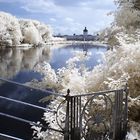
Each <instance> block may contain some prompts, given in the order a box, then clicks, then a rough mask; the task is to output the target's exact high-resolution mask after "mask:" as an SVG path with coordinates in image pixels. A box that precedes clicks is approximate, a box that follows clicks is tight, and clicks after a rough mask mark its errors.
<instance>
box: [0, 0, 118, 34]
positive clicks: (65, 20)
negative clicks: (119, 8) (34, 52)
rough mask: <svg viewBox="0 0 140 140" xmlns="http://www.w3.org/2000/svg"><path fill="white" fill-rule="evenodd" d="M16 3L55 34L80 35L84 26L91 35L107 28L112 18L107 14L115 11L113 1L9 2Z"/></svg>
mask: <svg viewBox="0 0 140 140" xmlns="http://www.w3.org/2000/svg"><path fill="white" fill-rule="evenodd" d="M1 1H6V0H0V2H1ZM17 1H18V3H20V6H21V8H22V9H24V10H26V11H27V12H28V13H29V14H31V15H32V16H33V17H34V18H35V17H37V15H38V16H41V17H40V18H39V19H42V20H43V18H44V21H47V22H49V23H50V24H51V25H52V26H53V28H54V30H55V32H62V33H67V32H68V33H71V34H72V33H73V32H74V31H75V32H77V33H81V31H82V29H83V27H84V26H87V27H88V29H89V31H91V33H93V32H94V31H97V30H100V29H101V28H104V27H106V26H108V25H109V24H110V23H111V22H112V21H113V16H110V17H108V16H107V13H109V12H110V11H112V10H113V9H115V6H114V4H113V0H10V2H13V3H14V2H17ZM7 2H9V1H8V0H7ZM45 18H48V20H46V19H45ZM66 31H67V32H66Z"/></svg>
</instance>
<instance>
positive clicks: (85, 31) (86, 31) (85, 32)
mask: <svg viewBox="0 0 140 140" xmlns="http://www.w3.org/2000/svg"><path fill="white" fill-rule="evenodd" d="M87 34H88V30H87V28H86V27H85V29H84V30H83V35H87Z"/></svg>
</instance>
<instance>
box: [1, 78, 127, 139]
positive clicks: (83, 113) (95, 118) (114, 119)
mask: <svg viewBox="0 0 140 140" xmlns="http://www.w3.org/2000/svg"><path fill="white" fill-rule="evenodd" d="M0 80H1V81H3V82H8V83H11V84H14V85H18V86H23V87H25V88H30V89H33V90H38V91H43V92H46V93H50V95H54V96H56V97H60V98H63V101H62V102H61V103H60V104H59V106H58V108H57V110H56V111H55V112H54V115H55V116H56V121H57V124H58V126H59V128H60V129H59V130H58V129H55V128H50V127H48V126H44V125H41V124H37V123H35V122H32V121H29V120H25V119H22V118H18V117H15V116H11V115H8V114H5V113H0V115H2V116H5V117H9V118H12V119H15V120H18V121H22V122H25V123H28V124H32V125H35V126H39V127H43V128H44V129H49V130H50V131H54V132H59V133H61V134H62V135H63V136H64V140H81V139H85V140H108V139H110V140H125V136H126V133H127V119H128V114H127V111H128V105H127V102H128V101H127V100H128V99H127V98H128V90H127V88H126V89H119V90H109V91H100V92H95V93H90V94H82V95H73V96H72V95H70V90H69V89H68V90H67V95H62V94H58V93H54V92H50V91H46V90H42V89H37V88H33V87H30V86H27V85H23V84H20V83H17V82H13V81H10V80H5V79H3V78H0ZM0 98H1V99H3V100H7V101H10V102H15V103H19V104H23V105H26V106H30V107H34V108H36V109H41V110H44V111H45V110H47V109H45V108H43V107H40V106H36V105H33V104H29V103H25V102H22V101H18V100H15V99H10V98H7V97H3V96H0ZM61 108H65V109H64V110H66V112H65V115H64V118H65V120H64V122H63V123H64V127H63V125H62V124H61V123H62V121H61V120H59V119H60V118H59V111H60V109H61ZM48 111H50V112H51V110H48Z"/></svg>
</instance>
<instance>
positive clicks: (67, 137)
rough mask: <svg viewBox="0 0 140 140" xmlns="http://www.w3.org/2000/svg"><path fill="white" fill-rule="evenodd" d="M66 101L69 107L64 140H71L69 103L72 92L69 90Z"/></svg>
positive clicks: (67, 108) (67, 107)
mask: <svg viewBox="0 0 140 140" xmlns="http://www.w3.org/2000/svg"><path fill="white" fill-rule="evenodd" d="M66 101H67V106H66V120H65V129H64V140H70V139H69V138H70V137H69V123H70V122H69V117H70V116H69V115H70V114H69V102H70V90H69V89H68V90H67V95H66Z"/></svg>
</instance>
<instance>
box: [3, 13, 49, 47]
mask: <svg viewBox="0 0 140 140" xmlns="http://www.w3.org/2000/svg"><path fill="white" fill-rule="evenodd" d="M0 21H1V22H0V27H1V28H0V42H1V43H5V45H19V44H21V43H22V42H24V43H30V44H34V45H38V44H39V43H45V42H47V41H49V40H50V39H51V38H52V29H51V28H50V27H49V26H47V25H46V24H44V23H41V22H39V21H36V20H25V19H17V18H16V17H14V16H12V15H11V14H8V13H5V12H0Z"/></svg>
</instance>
